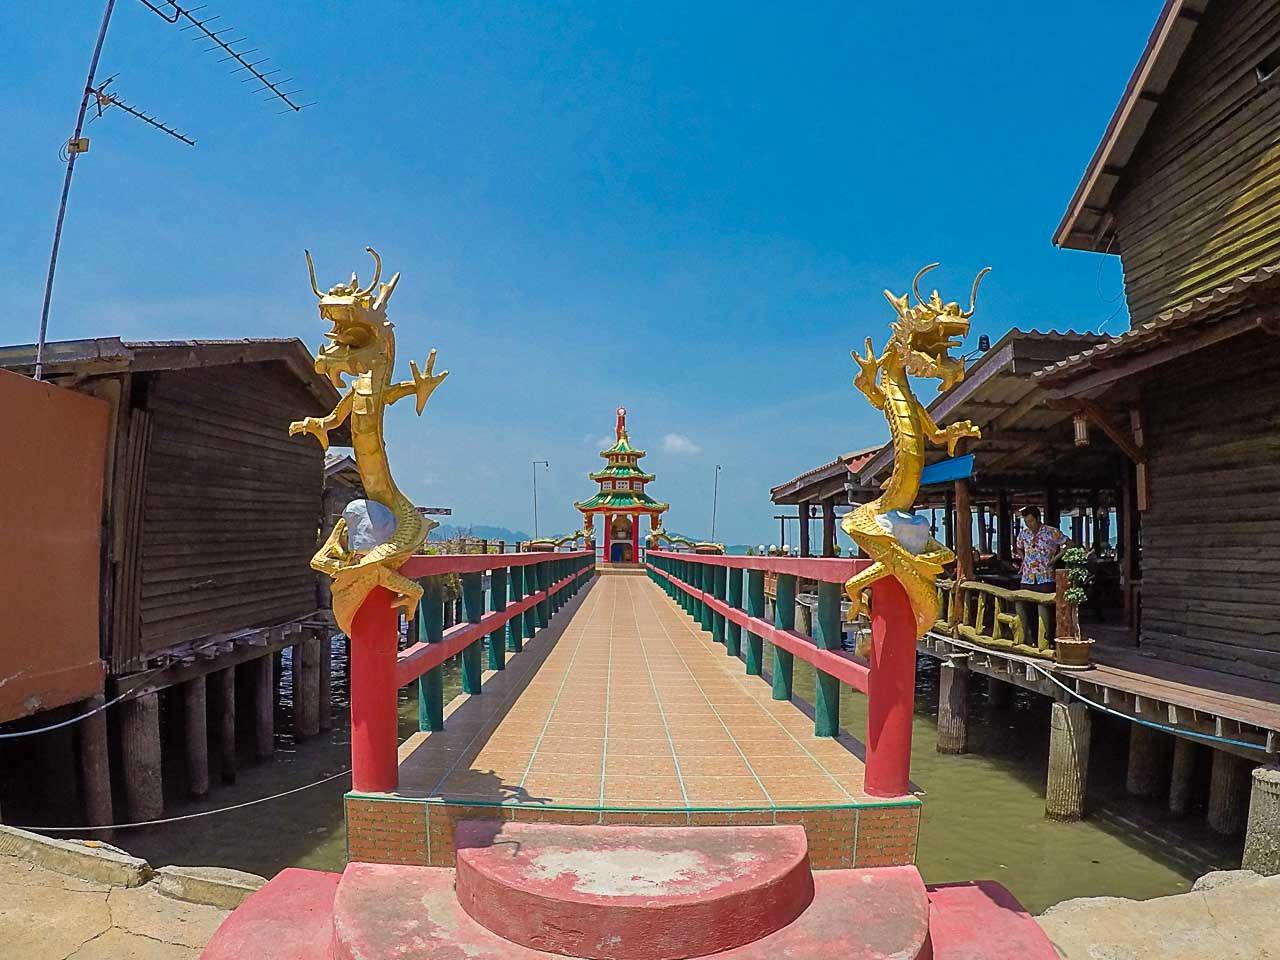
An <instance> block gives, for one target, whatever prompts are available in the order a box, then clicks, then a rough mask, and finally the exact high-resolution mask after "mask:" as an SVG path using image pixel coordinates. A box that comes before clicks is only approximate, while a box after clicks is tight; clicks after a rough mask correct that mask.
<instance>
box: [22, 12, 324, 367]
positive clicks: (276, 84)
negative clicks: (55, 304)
mask: <svg viewBox="0 0 1280 960" xmlns="http://www.w3.org/2000/svg"><path fill="white" fill-rule="evenodd" d="M138 2H139V3H141V4H142V5H143V6H144V7H146V8H147V9H148V10H150V11H151V12H152V13H154V14H155V15H156V16H158V17H159V18H160V19H161V20H164V21H165V22H166V23H171V24H178V23H181V24H182V26H181V27H180V28H179V29H180V30H183V31H188V30H192V31H195V35H194V37H193V39H194V40H195V41H197V42H207V44H208V45H207V46H206V47H205V48H204V49H203V50H202V51H201V52H202V53H214V52H221V53H222V54H224V56H223V57H222V58H221V59H219V60H218V62H219V63H233V64H234V66H233V67H232V69H231V74H232V75H233V76H234V75H235V74H238V73H242V72H243V73H244V74H245V76H244V77H242V78H241V82H243V83H253V84H254V86H255V87H256V88H257V90H258V92H260V93H261V92H265V93H266V96H265V97H263V98H262V99H263V101H264V102H270V101H273V100H274V101H277V102H279V103H283V104H284V105H285V109H284V110H281V111H280V113H281V114H285V113H297V112H299V111H300V110H302V109H303V108H304V107H309V106H311V103H301V102H299V100H298V99H297V97H298V94H299V93H301V92H302V91H301V90H290V89H286V88H287V87H288V86H289V85H290V84H291V83H292V82H293V81H292V78H285V79H281V78H280V77H278V76H277V74H279V73H281V72H282V70H281V69H280V68H278V67H277V68H272V69H263V67H264V66H265V65H267V64H268V62H269V61H270V59H271V58H270V57H261V58H256V59H250V58H251V57H253V56H254V54H256V53H257V52H258V48H257V47H252V48H249V49H245V48H244V46H243V45H244V44H245V43H246V42H247V41H248V39H249V38H248V36H247V35H240V36H236V34H238V33H239V31H238V30H236V29H235V28H234V27H230V26H222V25H221V19H222V18H221V17H220V16H219V15H218V14H209V13H202V12H201V11H206V10H208V6H207V5H204V6H198V7H183V6H181V5H179V4H178V3H177V0H138ZM115 7H116V0H107V3H106V7H105V8H104V9H103V11H102V23H101V24H100V25H99V27H98V39H97V41H96V42H95V43H94V46H93V56H92V57H90V59H89V75H88V78H87V79H86V80H85V84H84V92H83V93H82V94H81V96H80V111H79V113H78V114H77V115H76V126H75V132H74V133H73V134H72V135H71V138H70V139H69V140H67V141H66V142H65V143H64V144H63V145H62V149H61V150H60V152H59V156H60V157H61V158H62V159H64V160H65V161H66V164H67V172H66V176H65V177H63V180H62V198H61V200H60V201H59V203H58V220H57V223H56V225H55V226H54V228H53V249H52V251H51V252H50V254H49V273H48V276H47V277H46V279H45V284H44V305H43V307H42V308H41V310H40V336H39V339H38V340H37V341H36V364H35V379H37V380H39V379H41V377H42V376H43V374H44V347H45V340H46V339H47V335H48V331H49V305H50V303H51V302H52V300H53V278H54V274H55V272H56V271H57V267H58V248H59V247H60V246H61V245H62V225H63V222H64V221H65V220H66V216H67V198H68V196H69V195H70V193H71V178H72V176H73V175H74V174H75V170H76V158H77V157H79V156H80V154H82V153H87V152H88V151H89V138H88V137H86V136H84V124H85V116H86V115H87V114H88V112H89V107H90V106H91V105H92V106H94V107H95V108H96V112H95V114H94V116H92V117H90V118H89V122H91V123H92V122H93V121H95V120H98V119H99V118H101V117H102V116H103V114H105V113H106V112H107V110H109V109H110V108H112V107H116V108H119V109H120V110H121V111H123V112H124V113H127V114H129V115H130V116H131V117H134V118H136V119H138V120H141V121H142V122H143V123H146V124H148V125H149V126H151V127H154V128H155V129H156V130H159V131H160V132H161V133H163V134H165V135H166V136H168V137H172V138H173V139H175V140H179V141H181V142H182V143H185V144H187V145H188V146H192V147H194V146H195V145H196V141H195V140H194V139H192V138H191V137H188V136H186V135H185V134H182V133H179V132H178V131H177V130H175V129H174V128H173V127H171V126H169V124H167V123H165V122H163V121H162V120H159V119H158V118H157V117H156V116H155V115H154V114H151V113H149V112H148V111H146V110H142V109H140V108H138V107H136V106H134V105H133V104H131V103H129V102H128V101H126V100H124V99H123V98H122V97H121V96H120V95H119V94H118V93H116V92H115V91H113V90H109V89H108V87H109V86H110V85H111V83H112V81H114V80H115V79H116V76H117V75H112V76H111V77H108V78H107V79H106V80H104V81H103V82H102V83H100V84H95V81H96V79H97V74H98V61H99V60H100V59H101V58H102V45H103V43H104V42H105V41H106V39H107V27H108V26H110V24H111V15H112V14H113V13H114V12H115ZM215 21H217V25H215V26H211V24H215ZM229 34H230V35H231V36H228V35H229Z"/></svg>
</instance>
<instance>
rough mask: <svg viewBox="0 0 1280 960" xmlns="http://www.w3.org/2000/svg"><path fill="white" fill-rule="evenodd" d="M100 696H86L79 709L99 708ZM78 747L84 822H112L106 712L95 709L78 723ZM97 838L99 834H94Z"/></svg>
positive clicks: (97, 823) (95, 823)
mask: <svg viewBox="0 0 1280 960" xmlns="http://www.w3.org/2000/svg"><path fill="white" fill-rule="evenodd" d="M103 701H104V698H103V697H102V696H96V697H90V698H89V699H88V700H85V701H84V702H83V703H82V704H81V705H80V707H81V712H86V713H87V712H88V711H90V710H93V709H94V708H96V707H101V706H102V704H103ZM77 729H78V734H79V746H80V789H81V797H82V799H83V800H84V822H85V823H86V824H87V825H88V826H91V827H92V826H99V825H101V824H107V823H113V822H114V812H113V810H112V806H111V757H110V753H109V751H108V749H107V713H106V711H105V710H99V711H98V712H97V713H95V714H94V715H93V716H91V717H86V718H85V719H84V720H81V721H80V723H79V725H78V728H77ZM95 837H96V838H97V839H102V838H101V836H98V835H95Z"/></svg>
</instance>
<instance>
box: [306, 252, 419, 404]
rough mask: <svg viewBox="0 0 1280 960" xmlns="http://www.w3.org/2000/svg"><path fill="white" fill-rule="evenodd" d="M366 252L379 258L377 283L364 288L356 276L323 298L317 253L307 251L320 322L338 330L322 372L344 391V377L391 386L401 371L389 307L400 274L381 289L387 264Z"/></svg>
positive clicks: (322, 356)
mask: <svg viewBox="0 0 1280 960" xmlns="http://www.w3.org/2000/svg"><path fill="white" fill-rule="evenodd" d="M365 250H367V251H368V252H369V254H370V256H372V257H373V282H372V283H370V284H369V285H368V286H367V287H361V286H360V281H359V280H358V279H357V278H356V275H355V274H354V273H353V274H351V280H350V282H348V283H339V284H336V285H334V286H332V287H330V288H329V292H328V293H321V292H320V288H319V287H318V286H317V285H316V268H315V264H313V263H312V262H311V251H310V250H308V251H306V254H307V272H308V273H309V274H310V275H311V289H312V291H313V292H314V293H315V295H316V297H317V298H319V300H320V316H321V317H323V318H324V319H325V320H326V321H328V322H329V323H331V324H333V329H332V330H330V331H329V332H328V333H326V334H325V337H326V339H328V340H329V343H328V344H326V345H325V346H322V347H321V348H320V352H319V354H318V355H317V356H316V372H317V373H321V374H324V375H325V376H326V377H328V378H329V380H330V381H332V383H333V385H334V386H336V387H337V388H338V389H339V390H341V389H343V387H344V384H343V382H342V377H343V374H348V375H350V376H353V377H358V376H362V375H363V374H372V375H373V377H374V379H375V380H387V379H388V378H389V377H390V376H391V370H392V367H394V366H395V354H396V342H395V335H394V334H393V333H392V324H391V321H390V320H388V319H387V301H388V300H390V299H391V294H392V293H393V292H394V291H395V288H396V284H397V283H399V282H400V274H398V273H397V274H396V275H395V276H394V277H392V278H391V282H390V283H384V284H381V285H379V283H378V281H379V280H380V279H381V278H382V258H381V257H379V256H378V254H377V251H375V250H374V249H373V247H365ZM375 288H376V289H377V293H376V294H375V293H374V290H375Z"/></svg>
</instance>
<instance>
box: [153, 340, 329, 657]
mask: <svg viewBox="0 0 1280 960" xmlns="http://www.w3.org/2000/svg"><path fill="white" fill-rule="evenodd" d="M144 403H145V406H146V409H147V411H148V412H149V414H150V416H151V420H152V435H151V442H150V447H149V450H148V454H147V459H146V470H145V478H146V479H145V492H144V508H143V520H142V532H141V548H140V554H141V585H140V591H139V593H140V598H139V612H140V617H139V619H140V630H139V636H138V653H139V654H140V655H141V656H143V657H145V655H146V654H148V653H150V652H153V651H156V650H159V649H161V648H165V647H169V646H173V645H175V644H180V643H183V642H186V641H190V640H193V639H196V638H199V637H202V636H207V635H209V634H212V633H221V632H226V631H231V630H238V629H244V628H248V627H255V626H267V625H271V624H275V623H280V622H283V621H286V620H290V619H293V618H296V617H300V616H305V615H306V614H308V613H310V612H311V611H313V610H315V609H316V605H317V600H316V580H315V574H314V573H313V572H312V571H311V569H310V567H309V566H308V561H309V560H310V558H311V555H312V553H314V552H315V548H316V537H317V530H318V523H319V517H320V511H321V488H322V485H323V479H324V466H323V454H322V452H321V450H320V446H319V444H317V443H316V442H315V440H314V438H311V437H290V436H288V427H289V423H290V421H292V420H296V419H299V418H301V417H303V416H307V415H313V416H314V415H317V414H323V413H327V412H328V411H326V410H320V409H318V408H317V403H316V401H315V399H314V398H313V397H311V396H310V395H309V394H308V393H307V392H306V390H305V389H304V388H303V387H302V385H301V384H299V383H298V382H297V380H296V379H295V378H294V377H293V376H292V375H291V374H289V373H288V372H287V371H285V370H284V369H283V368H282V367H280V366H278V365H276V364H269V363H263V364H237V365H227V366H217V367H206V368H197V369H189V370H182V371H165V372H160V373H155V374H152V375H150V376H149V377H148V383H147V386H146V391H145V400H144Z"/></svg>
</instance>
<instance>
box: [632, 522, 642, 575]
mask: <svg viewBox="0 0 1280 960" xmlns="http://www.w3.org/2000/svg"><path fill="white" fill-rule="evenodd" d="M631 562H632V563H639V562H640V514H638V513H633V514H632V515H631Z"/></svg>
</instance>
